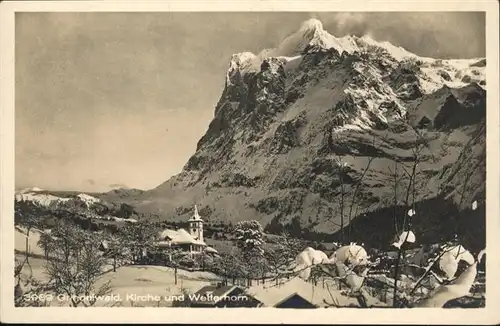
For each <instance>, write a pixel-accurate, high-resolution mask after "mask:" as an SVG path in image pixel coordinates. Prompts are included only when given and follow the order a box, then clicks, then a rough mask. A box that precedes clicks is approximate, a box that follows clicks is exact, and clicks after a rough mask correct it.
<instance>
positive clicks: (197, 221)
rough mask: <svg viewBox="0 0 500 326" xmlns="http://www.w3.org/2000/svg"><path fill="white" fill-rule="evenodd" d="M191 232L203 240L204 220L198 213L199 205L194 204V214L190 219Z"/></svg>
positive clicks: (196, 237)
mask: <svg viewBox="0 0 500 326" xmlns="http://www.w3.org/2000/svg"><path fill="white" fill-rule="evenodd" d="M188 226H189V227H188V230H189V234H190V235H191V236H192V237H193V238H195V239H196V240H199V241H203V220H202V219H201V216H200V214H198V207H197V206H196V205H194V215H193V216H192V217H191V218H190V219H189V220H188Z"/></svg>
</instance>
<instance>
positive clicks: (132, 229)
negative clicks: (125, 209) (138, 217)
mask: <svg viewBox="0 0 500 326" xmlns="http://www.w3.org/2000/svg"><path fill="white" fill-rule="evenodd" d="M121 236H122V237H123V240H122V243H123V244H124V245H125V247H126V248H127V249H128V250H129V251H130V253H131V254H132V259H133V261H134V262H135V263H138V264H140V263H144V259H145V258H146V257H147V255H148V253H152V252H154V251H155V250H156V241H157V240H158V237H159V235H158V230H157V228H156V227H154V226H153V225H152V224H151V223H147V222H139V223H134V224H129V225H127V226H125V227H124V228H123V230H122V232H121Z"/></svg>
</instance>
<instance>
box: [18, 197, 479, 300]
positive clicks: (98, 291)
mask: <svg viewBox="0 0 500 326" xmlns="http://www.w3.org/2000/svg"><path fill="white" fill-rule="evenodd" d="M18 203H19V204H23V205H27V202H26V201H21V202H18ZM28 206H29V205H28ZM35 207H36V206H33V207H32V208H35ZM474 207H477V203H475V204H474ZM54 212H55V211H54ZM80 212H81V211H80ZM31 214H39V215H41V213H40V212H38V213H35V212H34V211H32V212H31ZM414 214H415V211H413V210H410V211H409V212H408V218H411V217H412V216H413V215H414ZM18 216H19V217H20V218H19V219H18V221H17V223H16V224H17V225H16V235H15V244H16V247H15V248H16V273H17V274H16V279H17V284H16V291H17V293H18V295H17V297H18V298H20V299H19V304H20V305H21V306H22V305H42V306H43V305H48V306H54V305H55V306H64V305H69V306H80V305H90V306H109V305H112V306H132V307H136V306H137V307H141V306H144V307H148V306H150V307H218V308H221V307H228V308H230V307H275V308H326V307H388V306H392V305H393V304H394V303H393V299H392V298H393V297H394V293H393V289H394V288H395V282H394V278H392V277H391V276H392V275H391V274H392V273H394V268H393V266H394V265H395V264H396V262H397V261H398V262H399V263H400V265H401V267H400V272H399V273H400V277H399V279H400V280H399V286H400V287H401V291H402V293H400V294H398V296H399V297H400V298H398V299H399V302H400V303H399V304H400V305H404V304H405V302H408V300H411V299H412V298H411V297H410V296H409V294H411V295H412V296H414V297H415V298H425V297H426V296H428V295H429V293H431V292H432V290H433V289H434V290H435V289H436V288H439V287H440V286H446V284H447V283H446V282H447V281H446V280H453V279H455V277H456V275H465V274H467V273H469V274H470V275H471V276H470V277H469V278H468V280H467V282H466V285H465V287H464V288H465V289H466V290H467V293H469V289H475V290H474V291H473V292H474V293H476V292H477V293H476V294H472V295H471V296H469V299H470V300H469V301H471V300H473V301H474V302H477V300H481V299H480V298H481V297H482V294H481V293H480V292H481V290H480V289H481V287H482V286H484V283H482V282H484V265H481V266H482V267H481V270H480V271H477V267H476V266H477V261H479V262H480V261H481V257H479V256H482V254H481V253H480V254H479V255H478V258H477V260H476V258H475V257H474V255H472V254H471V253H470V252H469V251H468V250H466V249H465V248H463V247H462V246H461V245H458V246H457V245H448V246H447V247H446V246H445V247H443V246H441V247H440V246H433V247H432V248H430V249H429V248H428V247H427V248H426V249H424V248H423V247H419V246H415V245H414V243H415V242H416V236H415V234H414V233H413V232H411V231H410V232H403V233H402V234H401V235H400V236H399V238H396V242H394V243H393V244H392V248H394V249H393V251H392V252H385V253H380V252H377V251H374V250H371V249H370V248H366V249H365V248H364V247H363V244H356V243H350V244H339V243H332V244H331V246H330V247H329V248H327V247H326V246H324V245H323V246H322V247H321V248H318V247H316V248H312V247H311V245H312V246H314V244H311V243H309V244H307V242H304V241H301V240H300V239H296V238H293V237H290V236H288V235H286V234H283V235H281V236H275V238H274V243H269V241H267V240H269V239H264V238H265V236H264V232H263V231H262V227H261V226H260V224H259V223H258V222H257V221H242V222H240V223H238V224H237V225H236V226H235V228H234V230H233V233H234V234H233V237H232V242H231V241H226V243H225V245H224V246H221V243H222V242H218V241H215V240H214V239H210V238H206V236H205V234H204V230H205V220H204V219H203V217H202V216H201V215H200V213H199V211H198V207H197V205H194V207H193V210H192V214H191V216H190V217H189V218H188V219H187V220H186V221H185V222H184V223H181V224H180V225H179V227H174V228H165V229H160V230H158V229H157V228H154V227H152V226H151V225H148V224H145V223H141V222H138V223H125V224H126V225H125V226H124V231H123V232H124V233H121V234H122V235H121V236H116V235H110V234H108V232H104V231H94V232H90V233H89V231H85V230H82V229H81V228H80V227H78V226H76V227H75V226H74V225H73V224H71V223H70V224H68V221H67V220H61V221H62V224H57V223H56V225H55V226H54V227H52V228H50V229H48V228H44V227H43V223H42V224H39V223H38V224H37V223H34V224H33V221H34V220H37V221H40V220H42V221H43V219H40V216H34V215H31V218H26V216H30V214H27V208H26V207H25V208H24V211H23V214H21V213H19V211H18ZM22 216H24V218H21V217H22ZM34 225H36V226H34ZM182 226H183V227H182ZM89 239H92V240H89ZM60 241H62V242H60ZM73 241H74V245H68V244H66V245H64V246H65V247H68V248H71V249H68V250H66V251H65V249H64V246H63V247H58V246H60V245H61V244H62V243H68V242H73ZM58 243H59V244H58ZM209 243H210V244H209ZM228 243H233V245H234V246H233V247H230V246H228ZM77 246H81V248H77ZM87 246H88V247H87ZM87 249H88V250H89V252H87V251H86V250H87ZM440 250H443V252H444V253H445V254H444V255H443V254H441V256H436V255H435V254H436V252H439V251H440ZM80 251H81V252H80ZM403 251H404V252H405V253H406V254H405V257H404V259H403V260H401V253H402V252H403ZM447 253H448V254H447ZM87 254H90V256H88V258H87V259H88V260H87V261H85V262H84V263H85V264H95V265H98V269H95V270H94V272H93V274H92V275H89V277H90V278H91V279H92V281H91V282H90V283H89V284H87V288H88V289H87V290H85V291H83V290H78V289H75V290H74V291H73V292H69V293H68V292H61V291H58V290H57V289H55V290H54V288H52V289H51V288H50V287H44V288H43V290H42V289H41V288H36V287H34V286H33V284H39V283H40V282H42V283H43V282H46V283H45V284H50V283H51V282H56V283H55V284H59V283H60V282H66V283H68V285H71V286H74V285H73V282H74V280H72V279H70V278H69V277H68V279H65V280H61V279H59V280H58V279H57V277H60V276H58V275H59V274H58V273H60V271H58V270H61V271H65V270H67V269H68V268H76V269H77V270H76V272H75V273H76V274H72V277H74V278H77V277H78V275H80V274H81V275H85V273H87V272H86V271H85V269H83V270H81V271H79V270H78V268H81V267H78V266H80V264H82V262H81V261H79V259H81V256H82V255H87ZM61 260H62V261H64V260H67V261H68V263H66V264H64V263H61ZM464 263H465V264H466V265H468V266H469V267H468V268H465V269H464ZM72 264H76V265H75V266H73V265H72ZM391 265H392V266H391ZM434 265H436V266H438V267H436V266H434ZM459 265H460V266H461V267H460V268H459ZM412 266H413V267H412ZM415 266H421V267H419V268H417V269H415ZM429 266H430V267H433V271H431V270H430V267H429ZM94 267H95V266H94ZM55 270H56V271H55ZM436 272H437V273H436ZM51 273H52V274H51ZM422 273H423V276H422ZM476 275H479V276H478V277H479V278H480V279H482V281H480V282H479V283H478V281H477V280H476ZM54 277H56V279H54ZM424 278H425V280H424ZM448 282H449V281H448ZM481 284H483V285H481ZM89 289H93V290H89ZM40 291H41V292H40ZM78 291H80V292H81V291H83V293H78ZM462 291H465V290H462ZM464 293H465V292H463V293H462V292H460V293H459V294H460V298H461V297H463V295H462V294H464ZM471 293H472V292H471ZM452 296H453V295H452ZM457 298H458V297H457ZM450 300H451V301H453V300H452V299H450ZM424 301H425V300H424ZM406 304H407V303H406ZM427 304H430V303H427ZM432 304H436V303H432ZM432 304H431V305H432ZM439 304H443V303H439ZM469 304H476V303H470V302H469Z"/></svg>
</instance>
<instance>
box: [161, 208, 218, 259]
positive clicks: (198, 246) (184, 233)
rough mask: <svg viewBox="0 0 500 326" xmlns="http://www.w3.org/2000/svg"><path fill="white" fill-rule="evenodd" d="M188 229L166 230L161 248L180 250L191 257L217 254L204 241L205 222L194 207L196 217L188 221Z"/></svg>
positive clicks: (162, 234)
mask: <svg viewBox="0 0 500 326" xmlns="http://www.w3.org/2000/svg"><path fill="white" fill-rule="evenodd" d="M187 225H188V228H187V230H185V229H178V230H172V229H165V230H163V231H162V232H160V235H159V236H160V241H159V242H158V246H159V247H160V248H179V249H181V250H183V251H185V252H188V253H190V254H191V255H195V254H202V253H205V254H217V250H215V249H214V248H212V247H210V246H208V245H207V244H206V243H205V241H204V239H203V220H202V219H201V217H200V215H199V213H198V208H197V206H196V205H195V206H194V215H193V216H192V217H191V218H190V219H189V220H188V221H187Z"/></svg>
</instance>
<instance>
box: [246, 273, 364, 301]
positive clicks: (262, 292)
mask: <svg viewBox="0 0 500 326" xmlns="http://www.w3.org/2000/svg"><path fill="white" fill-rule="evenodd" d="M278 281H279V282H278V284H277V285H276V284H275V282H269V283H267V284H257V285H254V286H251V287H249V288H247V289H246V293H248V294H250V295H252V296H253V297H255V299H257V300H259V301H261V302H262V304H263V307H274V308H323V307H327V306H329V304H327V302H328V303H330V302H332V300H334V299H335V300H340V301H342V302H343V303H345V304H346V305H347V304H350V303H354V304H355V303H357V301H356V299H354V298H348V297H345V296H343V295H342V294H341V293H340V291H338V290H336V287H335V286H334V285H333V284H325V286H322V285H321V284H319V285H314V284H313V283H310V282H306V281H304V280H302V279H301V278H299V277H294V278H291V279H286V278H284V279H279V280H278Z"/></svg>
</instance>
